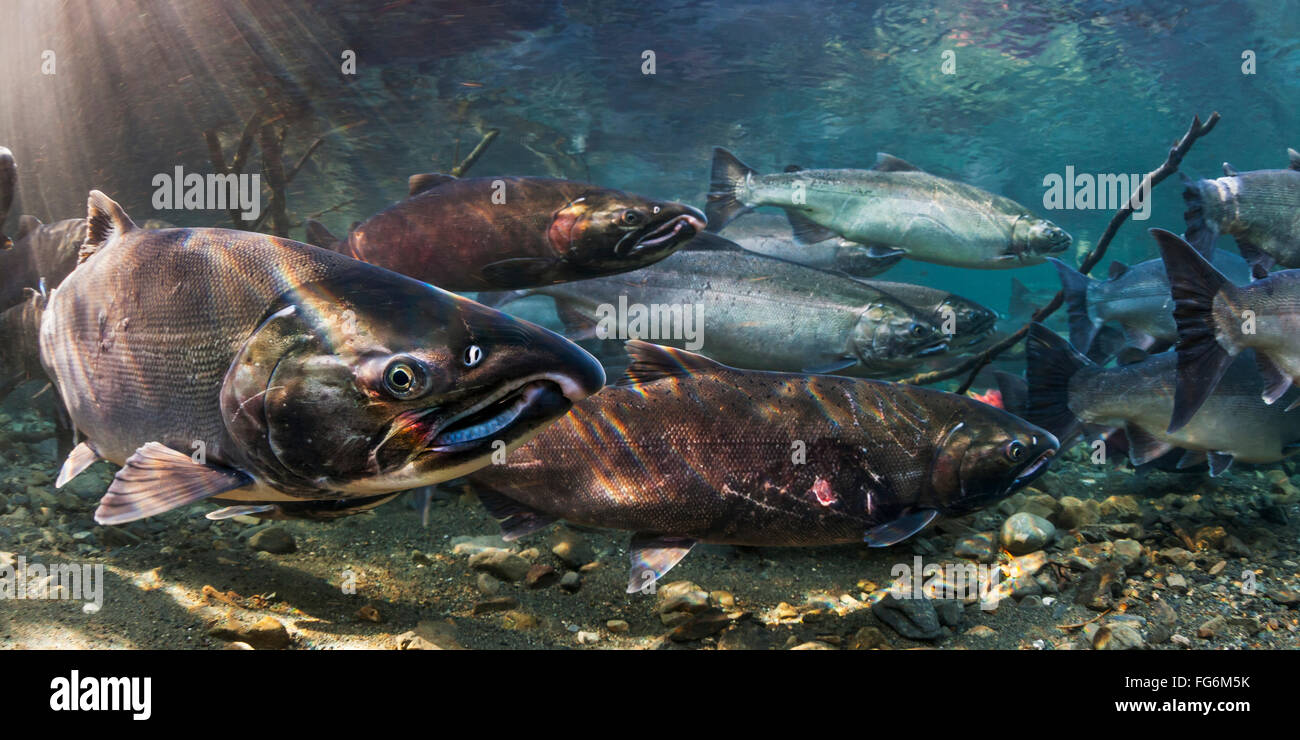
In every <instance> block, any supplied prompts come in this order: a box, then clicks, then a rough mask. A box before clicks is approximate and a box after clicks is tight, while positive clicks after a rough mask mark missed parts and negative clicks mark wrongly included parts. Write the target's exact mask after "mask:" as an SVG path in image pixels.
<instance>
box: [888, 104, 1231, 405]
mask: <svg viewBox="0 0 1300 740" xmlns="http://www.w3.org/2000/svg"><path fill="white" fill-rule="evenodd" d="M1218 122H1219V114H1218V112H1217V111H1216V112H1214V113H1211V114H1210V117H1209V118H1207V119H1206V120H1205V123H1201V118H1200V116H1196V117H1194V118H1192V124H1191V126H1189V127H1188V129H1187V133H1185V134H1183V137H1182V138H1181V139H1179V140H1178V141H1177V142H1176V143H1175V144H1174V145H1173V146H1172V147H1170V149H1169V156H1167V157H1166V158H1165V161H1164V164H1161V165H1160V166H1159V167H1157V168H1155V169H1154V170H1152V171H1151V172H1148V173H1147V174H1146V176H1145V177H1143V178H1142V183H1141V185H1140V186H1139V187H1138V190H1137V192H1135V193H1133V195H1132V197H1131V198H1129V202H1128V203H1125V204H1124V207H1122V208H1120V209H1119V210H1118V211H1116V213H1115V215H1114V216H1112V217H1111V219H1110V223H1109V224H1108V225H1107V226H1106V231H1105V232H1104V233H1102V235H1101V238H1100V239H1098V240H1097V245H1096V246H1095V247H1093V248H1092V251H1090V252H1088V254H1087V256H1085V257H1084V258H1083V262H1082V263H1081V264H1080V265H1079V272H1081V273H1083V274H1085V275H1086V274H1088V273H1089V272H1090V271H1091V270H1092V268H1094V267H1096V266H1097V263H1098V262H1100V261H1101V260H1102V258H1104V257H1105V256H1106V249H1107V248H1108V247H1109V246H1110V243H1111V241H1112V240H1113V239H1114V238H1115V234H1116V233H1118V232H1119V227H1120V226H1122V225H1123V224H1124V222H1125V221H1127V220H1128V217H1129V216H1130V215H1132V214H1133V211H1134V210H1135V209H1136V207H1137V206H1138V205H1140V199H1141V193H1143V192H1147V193H1150V192H1151V189H1152V188H1154V187H1155V186H1156V185H1158V184H1160V182H1161V181H1162V180H1164V179H1165V178H1166V177H1169V176H1170V175H1172V174H1173V173H1175V172H1177V171H1178V166H1179V165H1180V164H1181V163H1182V161H1183V157H1184V156H1185V155H1186V154H1187V151H1188V150H1189V149H1191V148H1192V144H1195V143H1196V140H1197V139H1199V138H1201V137H1202V136H1205V135H1206V134H1208V133H1210V131H1211V130H1213V129H1214V125H1215V124H1217V123H1218ZM1064 302H1065V294H1064V293H1063V292H1061V291H1057V293H1056V295H1055V296H1054V297H1053V298H1052V300H1051V301H1050V302H1048V304H1047V305H1046V306H1043V307H1042V308H1040V309H1038V310H1037V311H1035V312H1034V315H1033V318H1031V319H1030V323H1034V322H1041V321H1044V320H1045V319H1047V317H1048V316H1051V315H1052V314H1053V313H1055V312H1056V310H1057V309H1058V308H1060V307H1061V305H1062V304H1063V303H1064ZM1028 333H1029V324H1025V325H1024V326H1022V327H1020V328H1019V329H1017V330H1016V331H1015V333H1013V334H1011V335H1010V336H1007V337H1004V338H1003V339H1002V341H1000V342H998V343H997V344H995V345H993V346H992V347H989V348H988V349H986V350H984V351H983V352H981V353H979V354H978V355H976V356H974V357H972V358H970V359H969V360H966V361H965V362H962V363H959V364H957V365H953V366H952V367H948V368H943V369H941V370H934V371H932V372H928V373H919V374H917V375H913V376H912V377H910V378H904V379H903V380H901V381H899V382H901V383H909V384H911V385H929V384H930V383H937V382H939V381H941V380H947V379H948V378H955V377H957V376H958V375H963V374H968V375H967V378H966V381H965V382H964V383H962V385H961V388H959V389H957V392H958V393H965V392H966V391H967V390H969V389H970V387H971V384H972V383H974V382H975V376H976V375H978V374H979V371H980V370H982V369H983V368H984V366H985V365H988V364H989V363H990V362H992V361H993V359H994V358H996V357H997V356H998V355H999V354H1001V353H1002V352H1004V351H1006V350H1008V349H1010V348H1011V347H1014V346H1015V345H1016V343H1018V342H1019V341H1020V340H1021V339H1024V338H1025V335H1026V334H1028ZM1079 349H1080V351H1086V350H1087V348H1086V347H1080V348H1079Z"/></svg>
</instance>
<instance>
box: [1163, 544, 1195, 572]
mask: <svg viewBox="0 0 1300 740" xmlns="http://www.w3.org/2000/svg"><path fill="white" fill-rule="evenodd" d="M1156 555H1157V556H1158V557H1157V560H1163V561H1165V562H1169V563H1173V564H1174V565H1176V566H1178V567H1179V568H1186V567H1187V565H1188V564H1189V563H1191V562H1192V559H1193V558H1194V557H1195V556H1194V555H1193V554H1192V553H1190V552H1188V551H1187V550H1184V549H1183V548H1181V547H1167V548H1165V549H1163V550H1160V551H1159V552H1157V553H1156Z"/></svg>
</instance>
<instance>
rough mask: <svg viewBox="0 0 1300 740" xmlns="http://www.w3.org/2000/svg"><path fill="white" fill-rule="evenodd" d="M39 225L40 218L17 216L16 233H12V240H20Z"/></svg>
mask: <svg viewBox="0 0 1300 740" xmlns="http://www.w3.org/2000/svg"><path fill="white" fill-rule="evenodd" d="M40 226H41V220H40V219H39V218H37V217H35V216H19V217H18V233H17V234H14V241H21V240H22V239H24V238H26V237H27V235H28V234H30V233H32V232H33V231H35V230H36V229H38V228H40Z"/></svg>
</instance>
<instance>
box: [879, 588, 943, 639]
mask: <svg viewBox="0 0 1300 740" xmlns="http://www.w3.org/2000/svg"><path fill="white" fill-rule="evenodd" d="M932 602H933V600H932V599H925V598H920V599H910V598H909V599H900V598H898V597H897V596H895V595H894V594H893V593H890V594H888V595H886V596H885V598H883V599H881V600H880V601H878V602H876V603H875V605H873V606H872V607H871V613H872V614H874V615H875V617H876V618H877V619H879V620H880V621H881V622H884V623H885V624H887V625H889V626H890V627H892V628H893V630H894V631H895V632H897V633H898V634H900V635H902V636H903V637H907V638H910V639H913V640H937V639H939V638H940V637H942V636H943V627H942V626H940V624H939V615H938V614H937V613H936V612H935V608H934V604H933V603H932Z"/></svg>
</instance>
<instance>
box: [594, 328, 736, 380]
mask: <svg viewBox="0 0 1300 740" xmlns="http://www.w3.org/2000/svg"><path fill="white" fill-rule="evenodd" d="M625 349H626V350H627V356H628V358H629V359H631V360H632V362H631V364H629V365H628V366H627V370H626V371H625V372H624V373H623V377H621V378H619V379H618V382H616V383H615V384H614V385H618V386H628V385H638V384H641V383H650V382H653V381H656V380H660V379H663V378H684V377H688V376H691V375H694V374H696V373H713V372H717V371H719V370H730V369H731V368H729V367H727V366H726V365H723V364H722V363H720V362H714V361H713V360H710V359H709V358H707V357H705V356H704V355H697V354H695V353H694V352H687V351H686V350H684V349H676V348H673V347H664V346H662V345H658V344H651V343H650V342H643V341H641V340H640V339H632V340H629V341H628V342H627V344H626V345H625Z"/></svg>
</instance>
